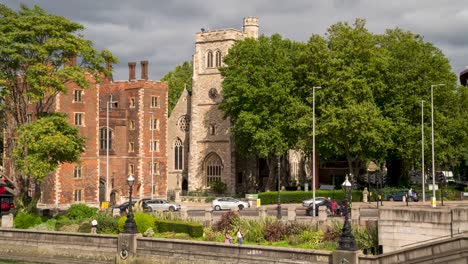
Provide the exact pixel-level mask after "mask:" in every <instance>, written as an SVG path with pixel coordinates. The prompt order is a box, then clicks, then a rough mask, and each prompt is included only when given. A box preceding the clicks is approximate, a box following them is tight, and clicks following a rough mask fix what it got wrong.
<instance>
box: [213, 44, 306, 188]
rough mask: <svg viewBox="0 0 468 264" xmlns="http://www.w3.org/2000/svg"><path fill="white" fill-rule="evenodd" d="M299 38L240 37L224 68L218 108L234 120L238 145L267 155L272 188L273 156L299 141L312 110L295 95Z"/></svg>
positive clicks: (264, 156)
mask: <svg viewBox="0 0 468 264" xmlns="http://www.w3.org/2000/svg"><path fill="white" fill-rule="evenodd" d="M298 45H299V44H298V43H295V42H292V41H289V40H286V39H282V38H281V36H279V35H273V36H271V37H265V36H261V37H260V38H259V39H258V40H255V39H250V38H248V39H245V40H242V41H239V42H237V43H236V44H234V46H233V47H232V48H231V49H230V50H229V54H228V55H226V56H225V58H224V63H225V64H226V67H225V68H222V69H221V73H222V75H223V77H224V80H223V84H222V85H223V90H222V95H223V101H222V102H221V104H220V108H221V109H222V110H223V111H224V113H225V116H226V117H229V118H230V119H231V120H232V123H233V126H232V128H231V131H232V132H233V134H234V141H235V144H236V149H237V150H239V151H242V152H244V153H248V154H253V155H257V156H259V157H263V158H266V159H267V164H268V167H269V172H270V173H269V180H268V184H267V185H268V186H267V188H268V189H272V188H274V181H275V179H276V177H275V174H274V167H275V166H274V165H273V164H274V160H275V158H276V155H279V154H284V153H285V152H286V151H287V150H288V149H290V148H293V147H294V146H295V144H296V142H297V138H298V136H299V131H300V127H301V125H303V122H302V121H301V120H302V119H303V118H304V116H306V117H307V116H308V112H307V111H308V110H309V108H307V107H306V106H305V105H304V104H303V103H302V101H301V100H299V99H298V98H296V97H294V96H293V94H294V91H295V90H296V83H295V79H294V78H293V65H294V56H295V55H294V54H296V53H297V50H298Z"/></svg>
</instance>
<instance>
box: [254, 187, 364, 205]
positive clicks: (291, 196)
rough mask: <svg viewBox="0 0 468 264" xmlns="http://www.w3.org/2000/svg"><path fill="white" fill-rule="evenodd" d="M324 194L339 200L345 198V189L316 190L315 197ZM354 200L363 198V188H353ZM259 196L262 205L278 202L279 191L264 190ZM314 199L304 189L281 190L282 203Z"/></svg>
mask: <svg viewBox="0 0 468 264" xmlns="http://www.w3.org/2000/svg"><path fill="white" fill-rule="evenodd" d="M318 196H323V197H331V198H334V199H337V200H344V193H343V190H335V191H329V190H316V191H315V197H318ZM351 197H352V200H353V202H360V201H361V200H362V191H361V190H353V191H352V194H351ZM258 198H259V199H260V201H261V203H262V205H267V204H276V203H278V192H263V193H259V194H258ZM308 199H312V192H311V191H308V192H304V191H281V192H280V200H281V203H284V204H288V203H302V201H304V200H308Z"/></svg>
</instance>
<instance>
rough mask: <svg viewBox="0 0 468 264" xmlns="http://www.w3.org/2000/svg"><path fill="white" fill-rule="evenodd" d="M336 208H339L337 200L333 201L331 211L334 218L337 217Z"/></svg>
mask: <svg viewBox="0 0 468 264" xmlns="http://www.w3.org/2000/svg"><path fill="white" fill-rule="evenodd" d="M336 208H337V203H336V200H335V199H333V200H332V202H331V211H332V215H333V216H336Z"/></svg>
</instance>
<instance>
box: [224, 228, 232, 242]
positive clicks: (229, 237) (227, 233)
mask: <svg viewBox="0 0 468 264" xmlns="http://www.w3.org/2000/svg"><path fill="white" fill-rule="evenodd" d="M231 240H232V237H231V234H229V230H226V234H225V235H224V243H225V244H231Z"/></svg>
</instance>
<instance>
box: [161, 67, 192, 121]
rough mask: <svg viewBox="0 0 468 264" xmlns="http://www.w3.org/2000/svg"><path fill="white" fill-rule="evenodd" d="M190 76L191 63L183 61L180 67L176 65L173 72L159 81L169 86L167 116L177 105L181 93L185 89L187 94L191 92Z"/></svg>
mask: <svg viewBox="0 0 468 264" xmlns="http://www.w3.org/2000/svg"><path fill="white" fill-rule="evenodd" d="M192 76H193V66H192V63H190V62H188V61H184V63H182V64H181V65H177V66H176V68H175V69H174V70H173V71H170V72H168V73H166V75H164V77H163V78H162V79H161V81H164V82H167V83H168V86H169V95H168V101H169V106H168V113H169V115H170V114H171V112H172V109H174V107H175V105H176V104H177V101H178V100H179V98H180V95H181V94H182V91H183V90H184V89H187V91H188V92H192Z"/></svg>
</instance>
